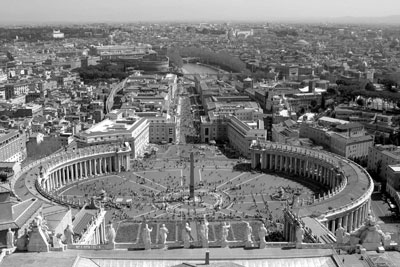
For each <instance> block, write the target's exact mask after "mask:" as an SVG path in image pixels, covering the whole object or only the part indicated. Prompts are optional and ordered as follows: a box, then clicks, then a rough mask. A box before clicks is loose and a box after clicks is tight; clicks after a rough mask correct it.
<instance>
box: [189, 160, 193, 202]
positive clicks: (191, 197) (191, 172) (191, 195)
mask: <svg viewBox="0 0 400 267" xmlns="http://www.w3.org/2000/svg"><path fill="white" fill-rule="evenodd" d="M189 197H190V199H194V155H193V152H190V184H189Z"/></svg>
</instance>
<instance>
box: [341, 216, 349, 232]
mask: <svg viewBox="0 0 400 267" xmlns="http://www.w3.org/2000/svg"><path fill="white" fill-rule="evenodd" d="M348 220H349V215H348V214H346V215H345V216H344V217H343V223H342V226H343V228H344V229H346V231H348V228H347V225H348Z"/></svg>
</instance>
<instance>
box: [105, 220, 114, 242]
mask: <svg viewBox="0 0 400 267" xmlns="http://www.w3.org/2000/svg"><path fill="white" fill-rule="evenodd" d="M115 236H116V233H115V229H114V227H113V224H112V223H110V224H109V225H108V233H107V239H108V243H109V244H115Z"/></svg>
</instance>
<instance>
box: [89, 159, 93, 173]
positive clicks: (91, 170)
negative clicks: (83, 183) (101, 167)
mask: <svg viewBox="0 0 400 267" xmlns="http://www.w3.org/2000/svg"><path fill="white" fill-rule="evenodd" d="M88 163H89V175H90V176H93V161H92V159H89V161H88Z"/></svg>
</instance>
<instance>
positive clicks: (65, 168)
mask: <svg viewBox="0 0 400 267" xmlns="http://www.w3.org/2000/svg"><path fill="white" fill-rule="evenodd" d="M130 152H131V149H130V148H118V147H117V148H116V147H112V146H99V147H93V148H90V149H89V148H84V149H80V150H78V151H76V153H73V154H68V153H65V154H60V155H59V156H58V157H57V158H53V159H52V160H51V161H49V162H47V163H44V165H45V166H46V167H45V170H42V173H41V177H39V179H38V184H39V185H40V187H41V189H42V190H43V191H45V192H46V191H47V192H51V191H54V190H57V189H60V188H62V187H64V186H66V185H68V184H70V183H74V182H76V181H78V180H83V179H88V178H90V177H94V176H97V175H104V174H108V173H113V172H121V171H128V170H129V168H130V163H129V161H130Z"/></svg>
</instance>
